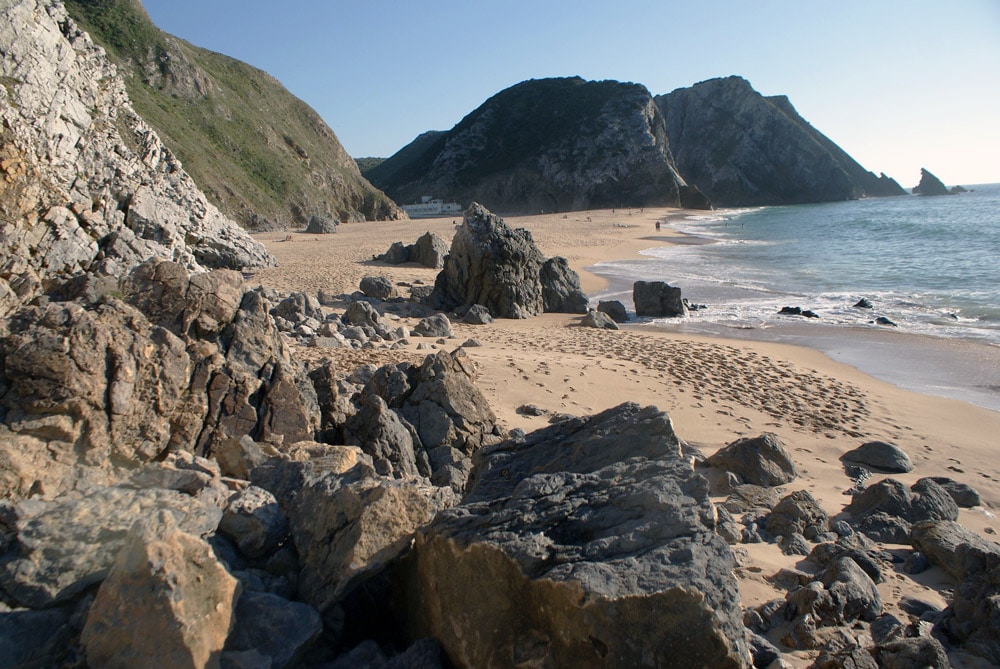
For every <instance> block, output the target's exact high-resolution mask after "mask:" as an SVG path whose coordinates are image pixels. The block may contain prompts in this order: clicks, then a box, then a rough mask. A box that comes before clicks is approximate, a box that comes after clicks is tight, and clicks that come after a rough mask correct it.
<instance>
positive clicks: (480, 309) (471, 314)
mask: <svg viewBox="0 0 1000 669" xmlns="http://www.w3.org/2000/svg"><path fill="white" fill-rule="evenodd" d="M462 322H463V323H465V324H467V325H489V324H490V323H492V322H493V316H492V315H491V314H490V310H489V309H487V308H486V307H484V306H483V305H481V304H473V305H472V306H471V307H469V310H468V311H467V312H465V316H463V317H462Z"/></svg>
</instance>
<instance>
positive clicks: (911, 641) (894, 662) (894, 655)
mask: <svg viewBox="0 0 1000 669" xmlns="http://www.w3.org/2000/svg"><path fill="white" fill-rule="evenodd" d="M875 657H876V659H877V660H878V666H879V667H880V668H882V669H923V668H924V667H951V666H952V665H951V662H950V661H949V660H948V653H947V652H946V651H945V649H944V646H942V645H941V642H940V641H938V640H937V639H935V638H934V637H929V636H921V637H913V638H908V639H899V640H898V641H892V642H890V643H887V644H885V645H882V646H879V647H878V648H876V649H875Z"/></svg>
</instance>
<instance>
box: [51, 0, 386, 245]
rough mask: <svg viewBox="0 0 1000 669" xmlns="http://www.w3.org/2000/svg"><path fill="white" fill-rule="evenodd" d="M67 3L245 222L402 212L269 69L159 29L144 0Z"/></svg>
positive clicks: (219, 197) (262, 225) (139, 101)
mask: <svg viewBox="0 0 1000 669" xmlns="http://www.w3.org/2000/svg"><path fill="white" fill-rule="evenodd" d="M66 8H67V10H68V11H69V12H70V14H71V16H73V18H74V20H76V21H77V22H78V23H79V24H80V26H81V27H82V28H84V29H85V30H87V32H89V33H90V35H91V37H92V38H93V39H94V40H95V41H96V42H98V43H99V44H101V45H102V46H104V47H105V48H106V49H107V51H108V54H109V56H110V57H111V58H112V60H114V61H115V62H116V63H117V64H118V65H119V67H120V69H121V71H122V73H123V75H124V77H125V84H126V87H127V88H128V92H129V96H130V97H131V98H132V103H133V105H134V106H135V108H136V111H138V112H139V114H141V115H142V116H143V118H145V119H146V121H147V122H148V123H149V124H150V125H151V126H152V127H153V128H154V129H155V130H156V131H157V133H158V134H159V135H160V137H161V139H163V141H164V143H165V144H166V145H167V146H168V147H169V148H170V150H171V151H173V152H174V153H175V154H176V155H177V156H178V157H179V158H180V160H181V162H182V163H183V164H184V168H185V169H186V170H187V171H188V173H189V174H190V175H191V176H192V177H193V178H194V180H195V182H197V183H198V185H199V186H200V187H201V188H202V189H203V190H204V191H205V193H206V195H207V196H208V197H209V199H210V200H211V201H212V202H213V203H214V204H216V205H217V206H218V207H219V208H220V209H221V210H222V211H224V212H225V213H226V214H228V215H229V216H231V217H232V218H234V219H235V220H236V221H238V222H239V223H240V224H241V225H243V226H244V227H248V228H251V229H274V228H285V227H289V226H296V225H303V224H305V223H306V222H307V221H308V220H309V218H310V217H311V216H322V217H327V218H335V219H338V220H362V219H368V220H374V219H385V218H398V217H400V216H401V212H400V210H399V209H398V207H396V206H395V204H394V203H393V202H392V201H391V200H390V199H389V198H388V197H386V196H385V194H383V193H382V192H381V191H379V190H378V189H376V188H375V187H373V186H372V185H371V184H370V183H368V181H367V180H365V179H364V177H362V176H361V173H360V172H359V170H358V167H357V164H356V163H355V162H354V160H353V159H351V157H350V156H348V155H347V153H346V152H345V151H344V149H343V147H342V146H341V144H340V142H339V141H338V140H337V137H336V135H335V134H334V133H333V131H332V130H330V128H329V127H328V126H327V125H326V124H325V123H324V122H323V120H322V119H321V118H320V117H319V115H318V114H316V112H315V111H313V110H312V109H311V108H310V107H309V106H308V105H306V104H305V103H304V102H302V101H301V100H299V99H298V98H296V97H295V96H293V95H292V94H291V93H289V92H288V91H287V90H286V89H285V88H284V87H283V86H282V85H281V84H280V83H279V82H278V81H277V80H276V79H274V78H273V77H271V76H270V75H268V74H267V73H265V72H263V71H261V70H258V69H256V68H254V67H251V66H249V65H247V64H246V63H242V62H240V61H237V60H235V59H233V58H229V57H228V56H223V55H221V54H218V53H214V52H211V51H208V50H205V49H201V48H198V47H195V46H193V45H191V44H188V43H187V42H184V41H183V40H179V39H177V38H175V37H172V36H170V35H167V34H166V33H163V32H162V31H160V30H159V29H158V28H156V26H154V25H153V23H152V22H151V20H150V19H149V16H148V15H147V14H146V12H145V10H144V9H143V7H142V4H141V2H139V0H66Z"/></svg>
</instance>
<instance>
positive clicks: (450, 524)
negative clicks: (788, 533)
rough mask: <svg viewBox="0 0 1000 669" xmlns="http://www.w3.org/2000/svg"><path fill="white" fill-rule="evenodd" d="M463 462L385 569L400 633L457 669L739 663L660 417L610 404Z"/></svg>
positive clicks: (739, 638) (722, 594)
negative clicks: (432, 644) (463, 473)
mask: <svg viewBox="0 0 1000 669" xmlns="http://www.w3.org/2000/svg"><path fill="white" fill-rule="evenodd" d="M478 458H479V465H478V466H477V469H476V472H475V473H474V477H473V479H474V480H473V483H472V484H471V487H470V490H469V492H468V494H467V495H466V497H465V500H464V501H463V503H462V504H461V505H459V506H457V507H454V508H452V509H448V510H445V511H442V512H439V513H438V515H437V517H436V518H435V520H434V521H433V522H432V523H431V524H430V525H429V526H428V527H426V528H424V529H421V530H419V531H418V532H417V537H416V543H415V546H414V549H413V553H412V556H411V557H410V558H407V564H406V566H405V568H403V571H402V572H400V576H399V578H400V582H401V590H400V591H399V593H398V595H399V596H400V597H402V598H404V599H405V602H406V605H405V606H404V607H403V610H404V611H406V612H407V614H408V616H407V617H408V621H407V622H408V628H409V630H410V632H411V634H413V635H414V636H415V637H420V636H425V635H429V636H433V637H435V638H437V639H439V640H440V641H441V643H442V645H443V646H444V648H445V652H446V653H447V655H448V657H449V658H450V659H452V661H454V662H455V663H457V664H459V665H463V666H491V665H495V666H514V665H517V664H520V663H531V664H537V665H539V666H548V665H552V666H636V665H652V664H661V665H664V666H702V665H704V666H716V667H727V666H732V667H742V666H748V665H749V663H750V657H749V649H748V645H747V642H746V638H745V630H744V627H743V624H742V621H741V611H740V606H739V596H738V592H737V588H736V583H735V581H734V579H733V576H732V569H733V566H734V564H733V558H732V554H731V553H730V551H729V548H728V546H726V544H725V542H724V541H723V540H722V539H721V538H720V537H719V536H718V535H717V534H716V533H715V531H714V525H715V513H714V509H713V507H712V504H711V502H710V500H709V498H708V486H707V483H706V482H705V480H704V479H703V478H702V477H700V476H698V475H696V474H695V473H694V472H693V471H692V469H691V467H690V465H689V464H688V463H687V462H686V461H685V460H684V459H683V458H682V457H681V454H680V444H679V442H678V440H677V438H676V436H675V435H674V433H673V430H672V428H671V425H670V420H669V418H668V417H667V416H666V415H665V414H663V413H661V412H659V411H657V410H656V409H655V408H654V407H647V408H645V409H642V408H640V407H639V406H638V405H634V404H626V405H622V406H620V407H617V408H614V409H609V410H608V411H605V412H603V413H601V414H598V415H596V416H593V417H590V418H586V419H583V418H573V419H569V420H567V421H564V422H562V423H559V424H557V425H554V426H551V427H549V428H545V429H543V430H539V431H537V432H534V433H532V434H530V435H528V436H527V437H526V438H525V439H524V440H523V441H508V442H504V443H503V444H500V445H498V446H495V447H491V448H488V449H484V450H483V451H481V452H480V454H479V456H478ZM540 603H542V604H540Z"/></svg>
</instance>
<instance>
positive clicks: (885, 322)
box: [875, 316, 899, 328]
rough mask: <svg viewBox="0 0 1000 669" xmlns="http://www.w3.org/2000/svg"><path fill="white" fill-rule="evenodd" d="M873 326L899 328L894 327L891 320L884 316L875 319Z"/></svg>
mask: <svg viewBox="0 0 1000 669" xmlns="http://www.w3.org/2000/svg"><path fill="white" fill-rule="evenodd" d="M875 324H876V325H887V326H889V327H892V328H895V327H899V326H898V325H896V324H895V323H893V322H892V321H891V320H889V319H888V318H886V317H885V316H879V317H878V318H876V319H875Z"/></svg>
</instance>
